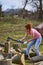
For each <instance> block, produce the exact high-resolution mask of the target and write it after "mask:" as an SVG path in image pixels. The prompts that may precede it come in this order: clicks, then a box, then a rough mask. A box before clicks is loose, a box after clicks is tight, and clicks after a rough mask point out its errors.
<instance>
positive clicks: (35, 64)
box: [34, 61, 43, 65]
mask: <svg viewBox="0 0 43 65" xmlns="http://www.w3.org/2000/svg"><path fill="white" fill-rule="evenodd" d="M34 65H43V61H40V62H37V63H34Z"/></svg>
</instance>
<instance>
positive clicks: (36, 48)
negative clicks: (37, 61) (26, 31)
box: [26, 37, 42, 55]
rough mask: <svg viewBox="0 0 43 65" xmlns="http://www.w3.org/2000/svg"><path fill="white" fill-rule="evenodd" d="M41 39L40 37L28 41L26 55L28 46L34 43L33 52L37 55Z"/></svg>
mask: <svg viewBox="0 0 43 65" xmlns="http://www.w3.org/2000/svg"><path fill="white" fill-rule="evenodd" d="M41 40H42V37H40V38H37V39H36V40H32V41H31V42H29V43H28V45H27V50H26V55H29V51H30V48H31V46H33V45H34V51H35V53H36V54H37V55H39V50H38V47H39V45H40V44H41Z"/></svg>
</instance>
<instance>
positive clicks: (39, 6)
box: [31, 0, 42, 20]
mask: <svg viewBox="0 0 43 65" xmlns="http://www.w3.org/2000/svg"><path fill="white" fill-rule="evenodd" d="M32 2H33V4H32V6H33V7H36V8H37V12H39V19H40V20H42V0H32ZM32 2H31V3H32Z"/></svg>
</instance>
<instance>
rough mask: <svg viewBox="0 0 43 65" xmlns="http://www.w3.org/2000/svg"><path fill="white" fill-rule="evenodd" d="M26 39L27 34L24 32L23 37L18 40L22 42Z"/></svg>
mask: <svg viewBox="0 0 43 65" xmlns="http://www.w3.org/2000/svg"><path fill="white" fill-rule="evenodd" d="M26 37H27V33H26V32H25V35H24V37H22V38H21V39H20V40H21V41H22V40H24V39H26Z"/></svg>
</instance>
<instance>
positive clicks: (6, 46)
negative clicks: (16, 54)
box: [4, 41, 10, 54]
mask: <svg viewBox="0 0 43 65" xmlns="http://www.w3.org/2000/svg"><path fill="white" fill-rule="evenodd" d="M4 51H5V53H6V54H7V53H10V41H6V43H5V47H4Z"/></svg>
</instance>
